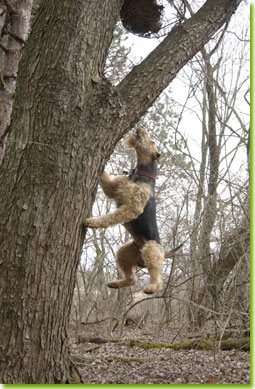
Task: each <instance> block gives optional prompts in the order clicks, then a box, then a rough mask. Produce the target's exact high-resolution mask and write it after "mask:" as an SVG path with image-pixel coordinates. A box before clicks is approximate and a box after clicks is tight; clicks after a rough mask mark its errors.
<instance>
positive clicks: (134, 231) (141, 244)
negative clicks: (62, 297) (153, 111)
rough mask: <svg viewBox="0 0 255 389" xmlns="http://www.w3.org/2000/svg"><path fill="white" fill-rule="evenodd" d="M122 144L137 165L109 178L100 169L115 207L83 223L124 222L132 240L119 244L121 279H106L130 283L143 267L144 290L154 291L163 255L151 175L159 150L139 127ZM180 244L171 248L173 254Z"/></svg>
mask: <svg viewBox="0 0 255 389" xmlns="http://www.w3.org/2000/svg"><path fill="white" fill-rule="evenodd" d="M124 145H125V146H126V147H128V148H134V149H135V150H136V154H137V167H136V169H134V170H133V171H132V173H131V174H130V175H129V176H128V177H127V176H118V177H115V178H114V179H111V178H110V177H109V175H108V174H107V173H106V172H104V173H103V174H102V176H101V179H100V185H101V187H102V189H103V192H104V193H105V195H106V196H107V197H109V198H110V199H113V200H114V201H115V202H116V205H117V209H116V210H115V211H114V212H112V213H108V214H106V215H104V216H101V217H95V218H93V217H90V218H87V219H86V220H85V225H86V226H87V227H91V228H107V227H109V226H114V225H116V224H119V223H121V224H124V227H125V228H126V229H127V230H128V232H129V233H130V234H131V236H132V238H133V240H132V241H130V242H128V243H126V244H124V245H123V246H122V247H120V248H119V250H118V251H117V255H116V262H117V265H118V267H119V269H120V271H121V273H122V274H123V279H121V280H116V281H112V282H109V283H108V286H109V287H110V288H123V287H126V286H131V285H134V284H135V282H136V276H135V273H134V269H135V267H137V266H139V267H146V268H147V269H148V272H149V275H150V282H149V284H148V285H147V286H145V287H144V289H143V290H144V292H145V293H147V294H151V293H155V292H157V291H158V290H160V288H161V286H162V276H161V272H162V262H163V260H164V258H165V257H166V255H165V254H164V250H163V248H162V247H161V245H160V238H159V233H158V227H157V221H156V204H155V178H156V174H157V164H158V162H159V159H160V153H159V152H158V149H157V147H156V145H155V143H154V142H153V141H152V140H151V139H150V137H149V135H148V133H147V132H146V131H145V130H144V129H143V128H139V129H138V130H137V132H136V134H132V135H128V136H127V137H126V138H125V140H124ZM179 248H180V246H179V247H177V248H176V249H174V250H172V251H171V252H169V253H168V255H167V256H170V255H174V254H175V253H176V252H177V250H178V249H179Z"/></svg>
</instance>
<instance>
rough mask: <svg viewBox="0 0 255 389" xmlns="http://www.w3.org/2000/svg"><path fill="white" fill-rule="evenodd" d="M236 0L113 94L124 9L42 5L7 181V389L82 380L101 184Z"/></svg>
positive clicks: (182, 31)
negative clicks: (112, 57)
mask: <svg viewBox="0 0 255 389" xmlns="http://www.w3.org/2000/svg"><path fill="white" fill-rule="evenodd" d="M239 2H240V1H239V0H236V1H233V0H224V1H222V0H208V1H207V2H206V4H205V5H204V7H202V9H201V10H200V11H199V12H198V13H197V14H196V15H195V16H194V17H192V18H191V19H189V20H188V21H187V22H185V23H184V24H183V25H181V26H178V27H176V28H174V30H173V31H172V32H171V33H170V35H169V36H168V37H167V38H166V39H165V41H164V42H163V43H162V44H161V45H160V46H159V47H158V48H157V49H156V50H155V51H154V52H153V53H152V54H151V55H150V56H149V57H148V58H147V59H146V60H145V61H144V62H143V63H142V64H141V65H139V66H138V67H136V68H134V69H133V71H132V72H131V73H130V74H129V75H128V76H127V77H126V78H125V79H124V80H123V81H122V82H121V84H120V85H119V86H118V87H117V88H115V89H114V88H113V87H112V86H111V85H110V83H109V82H108V81H107V80H105V79H104V77H103V70H104V65H105V59H106V55H107V52H108V49H109V45H110V43H111V39H112V33H113V29H114V26H115V23H116V20H117V18H118V15H119V10H120V8H121V5H122V1H121V0H117V1H116V0H108V1H104V2H102V1H101V0H93V1H92V0H86V1H85V2H84V1H82V0H77V1H75V2H73V1H69V0H61V1H60V0H45V1H44V2H43V3H42V7H41V9H40V11H39V13H38V16H37V18H36V20H35V21H34V25H33V28H32V32H31V35H30V38H29V40H28V43H27V45H26V47H25V50H24V54H23V56H22V60H21V64H20V71H19V77H18V84H17V90H16V100H15V104H14V109H13V114H12V121H11V127H10V130H11V137H12V138H13V139H15V140H16V142H11V143H10V144H8V147H7V150H6V154H5V157H4V160H3V164H2V167H1V174H0V203H1V209H0V242H1V251H0V296H1V297H0V323H1V326H0V382H3V383H9V384H33V383H36V384H52V383H71V382H75V383H80V382H81V380H80V377H79V376H78V375H77V374H75V370H74V368H73V366H72V364H71V361H70V358H69V357H68V341H67V328H68V321H69V313H70V306H71V301H72V295H73V289H74V284H75V274H76V269H77V264H78V261H79V258H80V254H81V248H82V244H83V240H84V232H85V231H84V227H83V221H84V219H85V217H86V216H88V215H89V213H90V210H91V206H92V203H93V198H94V195H95V190H96V187H97V183H98V177H99V175H100V173H101V172H102V169H103V167H104V164H105V162H106V160H107V159H108V158H109V156H110V154H111V152H112V150H113V148H114V146H115V144H116V142H117V141H118V140H119V139H120V138H121V137H122V136H123V134H124V133H126V132H127V131H128V130H129V129H130V128H131V127H132V125H133V124H134V123H135V122H136V121H137V120H138V119H139V118H140V116H141V115H142V114H143V113H144V112H145V111H146V110H147V108H148V107H149V106H150V105H151V104H152V102H153V101H154V100H155V98H156V97H157V96H158V95H159V94H160V92H161V91H162V90H163V89H164V88H165V87H166V86H167V85H168V84H169V83H170V82H171V80H172V79H173V78H174V77H175V75H176V73H177V72H178V70H179V69H180V68H181V67H182V66H183V65H184V64H185V63H186V62H187V61H188V60H189V59H190V58H191V57H192V56H193V55H194V54H195V53H196V52H197V51H198V50H199V49H200V48H201V47H202V45H203V44H204V43H205V42H206V41H207V40H208V39H209V38H210V37H211V36H212V35H213V33H214V32H215V31H217V29H218V28H219V27H220V26H221V25H222V24H223V23H224V22H225V21H226V19H228V18H229V17H230V16H231V14H232V13H233V12H234V10H235V8H236V7H237V6H238V4H239Z"/></svg>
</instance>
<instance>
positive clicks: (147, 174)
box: [136, 169, 157, 180]
mask: <svg viewBox="0 0 255 389" xmlns="http://www.w3.org/2000/svg"><path fill="white" fill-rule="evenodd" d="M136 174H139V176H145V177H149V178H152V179H153V180H156V177H157V174H153V173H149V172H146V171H144V170H140V169H137V171H136Z"/></svg>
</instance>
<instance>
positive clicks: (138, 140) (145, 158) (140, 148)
mask: <svg viewBox="0 0 255 389" xmlns="http://www.w3.org/2000/svg"><path fill="white" fill-rule="evenodd" d="M123 143H124V146H125V147H127V148H134V149H135V150H136V153H137V158H138V163H141V164H147V163H149V162H151V161H152V160H156V161H158V162H160V157H161V154H160V153H159V151H158V149H157V146H156V145H155V142H154V141H153V140H151V138H150V137H149V135H148V133H147V131H146V130H145V129H144V128H138V129H137V131H136V133H135V134H130V135H128V136H127V137H126V138H125V139H124V141H123Z"/></svg>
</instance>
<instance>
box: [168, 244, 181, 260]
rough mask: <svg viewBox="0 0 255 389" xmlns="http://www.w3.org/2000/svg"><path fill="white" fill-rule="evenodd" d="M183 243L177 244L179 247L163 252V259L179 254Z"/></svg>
mask: <svg viewBox="0 0 255 389" xmlns="http://www.w3.org/2000/svg"><path fill="white" fill-rule="evenodd" d="M182 246H183V243H181V244H179V246H177V247H175V248H174V249H172V250H170V251H167V252H165V258H170V257H173V256H174V255H175V254H177V253H178V252H179V250H180V249H181V248H182Z"/></svg>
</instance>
